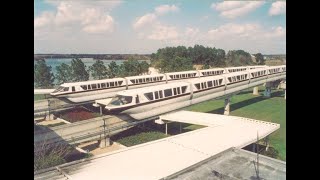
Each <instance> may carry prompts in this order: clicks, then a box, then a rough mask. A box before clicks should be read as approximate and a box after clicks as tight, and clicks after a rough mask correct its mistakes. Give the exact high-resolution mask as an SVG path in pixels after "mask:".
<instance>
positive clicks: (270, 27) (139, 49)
mask: <svg viewBox="0 0 320 180" xmlns="http://www.w3.org/2000/svg"><path fill="white" fill-rule="evenodd" d="M196 44H199V45H203V46H205V47H207V46H208V47H215V48H220V49H224V50H225V51H226V52H227V51H229V50H238V49H242V50H245V51H247V52H249V53H251V54H254V53H259V52H260V53H262V54H286V1H270V0H268V1H221V0H201V1H197V0H153V1H150V0H131V1H129V0H74V1H71V0H64V1H61V0H34V53H35V54H38V53H61V54H86V53H88V54H151V53H156V52H157V50H158V49H159V48H165V47H167V46H171V47H172V46H186V47H189V46H192V47H193V46H194V45H196Z"/></svg>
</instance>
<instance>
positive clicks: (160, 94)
mask: <svg viewBox="0 0 320 180" xmlns="http://www.w3.org/2000/svg"><path fill="white" fill-rule="evenodd" d="M159 96H160V98H163V96H162V90H161V91H159Z"/></svg>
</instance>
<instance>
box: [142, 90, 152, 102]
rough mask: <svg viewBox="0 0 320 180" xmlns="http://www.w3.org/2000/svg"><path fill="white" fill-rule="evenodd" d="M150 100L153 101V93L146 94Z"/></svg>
mask: <svg viewBox="0 0 320 180" xmlns="http://www.w3.org/2000/svg"><path fill="white" fill-rule="evenodd" d="M144 95H145V96H146V97H147V98H148V99H149V100H153V92H150V93H145V94H144Z"/></svg>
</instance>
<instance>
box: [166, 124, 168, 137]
mask: <svg viewBox="0 0 320 180" xmlns="http://www.w3.org/2000/svg"><path fill="white" fill-rule="evenodd" d="M166 135H168V123H166Z"/></svg>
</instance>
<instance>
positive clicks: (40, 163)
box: [33, 142, 71, 171]
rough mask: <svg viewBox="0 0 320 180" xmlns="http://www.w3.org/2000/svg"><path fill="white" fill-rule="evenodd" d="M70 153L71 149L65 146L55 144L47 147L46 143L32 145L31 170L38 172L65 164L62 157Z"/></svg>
mask: <svg viewBox="0 0 320 180" xmlns="http://www.w3.org/2000/svg"><path fill="white" fill-rule="evenodd" d="M70 151H71V147H70V146H68V145H66V144H56V145H51V147H49V145H48V144H46V142H42V143H41V144H38V145H35V144H34V162H33V169H34V171H38V170H40V169H45V168H49V167H53V166H57V165H59V164H63V163H65V162H66V160H65V159H64V157H65V156H66V155H67V154H68V153H69V152H70Z"/></svg>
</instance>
